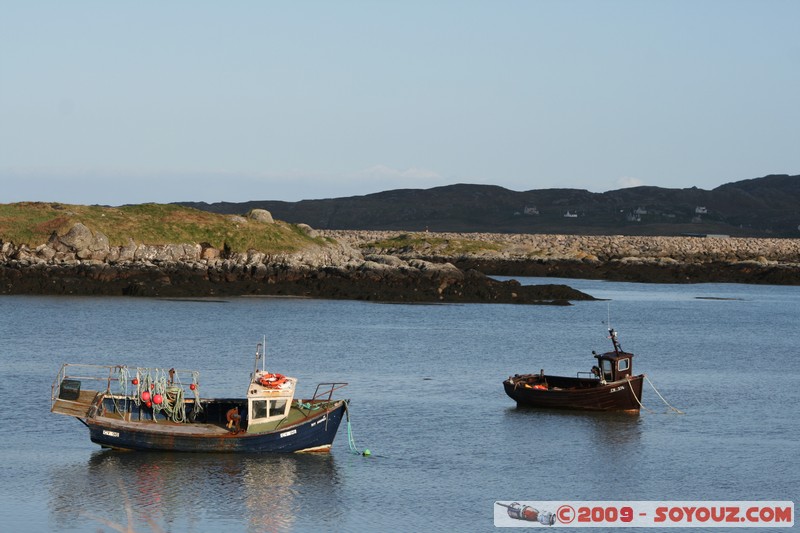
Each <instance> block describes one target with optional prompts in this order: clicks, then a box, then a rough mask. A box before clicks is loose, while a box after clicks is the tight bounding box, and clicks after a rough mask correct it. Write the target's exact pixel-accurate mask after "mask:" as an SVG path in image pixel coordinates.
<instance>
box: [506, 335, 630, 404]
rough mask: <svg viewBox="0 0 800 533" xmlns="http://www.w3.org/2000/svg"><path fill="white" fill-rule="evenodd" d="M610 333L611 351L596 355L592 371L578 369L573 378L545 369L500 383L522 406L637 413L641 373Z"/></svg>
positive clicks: (517, 375) (518, 375)
mask: <svg viewBox="0 0 800 533" xmlns="http://www.w3.org/2000/svg"><path fill="white" fill-rule="evenodd" d="M609 333H610V334H611V341H612V342H613V344H614V351H613V352H606V353H604V354H601V355H597V354H595V355H594V356H595V358H596V359H597V364H598V366H595V367H592V372H591V373H589V372H578V373H577V375H576V377H568V376H548V375H545V373H544V370H542V371H541V372H540V373H539V374H522V375H520V374H516V375H514V376H512V377H510V378H508V379H507V380H505V381H504V382H503V387H504V388H505V391H506V394H508V395H509V396H510V397H511V398H513V399H514V400H516V402H517V405H521V406H530V407H546V408H553V409H582V410H587V411H630V412H635V413H638V412H639V407H640V406H641V403H640V401H641V398H642V382H643V380H644V374H640V375H638V376H634V375H633V354H632V353H628V352H624V351H622V348H621V347H620V345H619V341H617V332H616V331H614V330H613V329H610V330H609ZM592 353H594V352H592ZM581 374H588V376H586V377H581Z"/></svg>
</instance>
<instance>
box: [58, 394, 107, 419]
mask: <svg viewBox="0 0 800 533" xmlns="http://www.w3.org/2000/svg"><path fill="white" fill-rule="evenodd" d="M97 394H98V392H97V391H95V390H82V391H81V392H80V394H79V395H78V399H77V400H64V399H62V398H57V399H56V400H55V402H54V403H53V407H52V408H51V409H50V412H52V413H58V414H60V415H67V416H77V417H78V418H84V417H85V416H86V414H87V412H88V411H89V408H90V407H91V406H92V403H94V400H95V398H96V397H97Z"/></svg>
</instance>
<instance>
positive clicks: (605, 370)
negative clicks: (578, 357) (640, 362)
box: [592, 352, 633, 382]
mask: <svg viewBox="0 0 800 533" xmlns="http://www.w3.org/2000/svg"><path fill="white" fill-rule="evenodd" d="M594 356H595V357H596V358H597V366H596V367H594V368H592V373H593V374H595V375H596V376H598V377H599V378H600V380H601V381H607V382H608V381H619V380H621V379H625V378H627V377H628V376H632V375H633V354H632V353H625V352H619V353H616V352H608V353H604V354H601V355H597V354H595V355H594Z"/></svg>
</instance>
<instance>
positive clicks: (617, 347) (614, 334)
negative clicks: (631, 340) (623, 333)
mask: <svg viewBox="0 0 800 533" xmlns="http://www.w3.org/2000/svg"><path fill="white" fill-rule="evenodd" d="M608 334H609V335H610V336H611V342H613V343H614V353H615V354H617V355H619V352H621V351H622V346H620V345H619V341H618V340H617V332H616V331H615V330H614V328H609V330H608Z"/></svg>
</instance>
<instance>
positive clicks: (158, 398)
mask: <svg viewBox="0 0 800 533" xmlns="http://www.w3.org/2000/svg"><path fill="white" fill-rule="evenodd" d="M162 401H164V398H162V397H161V395H160V394H154V395H153V403H154V404H156V405H161V402H162Z"/></svg>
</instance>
